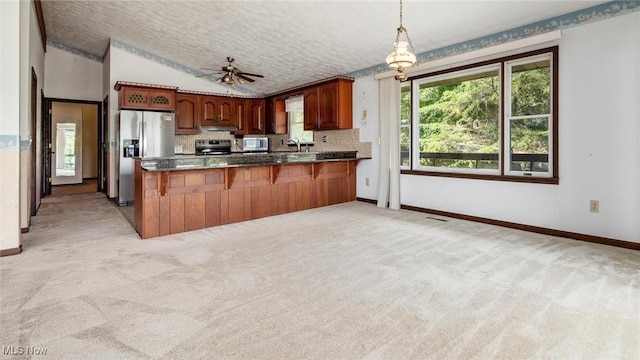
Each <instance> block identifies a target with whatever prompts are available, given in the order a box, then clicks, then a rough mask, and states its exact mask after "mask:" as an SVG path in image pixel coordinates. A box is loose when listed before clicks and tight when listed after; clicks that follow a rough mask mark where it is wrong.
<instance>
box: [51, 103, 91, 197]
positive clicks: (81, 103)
mask: <svg viewBox="0 0 640 360" xmlns="http://www.w3.org/2000/svg"><path fill="white" fill-rule="evenodd" d="M54 102H61V103H74V104H88V105H97V106H98V110H97V112H96V114H97V117H98V118H97V119H96V120H97V121H98V124H97V126H96V127H97V128H98V130H97V131H98V141H96V142H97V143H98V144H97V145H96V146H97V147H98V158H99V157H100V135H101V134H100V118H101V116H100V115H101V114H102V101H90V100H74V99H61V98H49V97H45V98H44V102H43V106H42V108H43V111H46V113H45V114H46V118H47V119H46V121H47V123H48V126H49V134H48V135H49V137H48V139H45V138H44V135H45V134H44V132H43V134H42V135H43V139H42V142H43V144H44V143H45V141H47V142H46V144H48V145H47V147H48V151H47V152H46V161H44V160H45V159H43V161H42V165H43V168H42V173H43V174H44V173H45V171H48V179H47V180H48V184H47V186H48V189H47V190H48V191H47V193H46V194H47V195H51V180H50V179H51V147H50V146H51V125H52V124H51V104H52V103H54ZM42 122H43V127H44V122H45V120H44V118H43V120H42ZM43 147H44V146H43ZM43 153H44V151H43ZM45 164H46V165H47V167H48V168H47V169H45V168H44V166H45ZM99 174H100V168H99V167H98V175H99ZM98 183H100V182H99V181H98ZM43 197H44V194H43Z"/></svg>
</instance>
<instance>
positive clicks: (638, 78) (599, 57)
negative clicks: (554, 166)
mask: <svg viewBox="0 0 640 360" xmlns="http://www.w3.org/2000/svg"><path fill="white" fill-rule="evenodd" d="M558 44H559V47H560V49H559V60H560V63H559V71H560V78H559V101H560V102H559V119H558V121H559V122H558V124H559V131H558V132H559V166H560V172H559V176H560V184H559V185H544V184H525V183H511V182H502V181H488V180H472V179H456V178H441V177H429V176H416V175H402V176H401V184H400V187H401V202H402V204H404V205H413V206H418V207H422V208H428V209H435V210H441V211H448V212H453V213H459V214H466V215H472V216H478V217H484V218H489V219H495V220H502V221H509V222H515V223H521V224H527V225H534V226H540V227H545V228H550V229H557V230H563V231H569V232H576V233H581V234H588V235H594V236H602V237H608V238H614V239H620V240H626V241H633V242H640V191H639V187H640V186H639V184H640V149H639V145H638V144H639V143H640V126H639V123H640V106H639V105H638V99H640V86H639V85H638V84H639V83H640V13H638V12H635V13H632V14H629V15H624V16H618V17H615V18H612V19H609V20H605V21H599V22H594V23H591V24H588V25H582V26H578V27H574V28H569V29H566V30H564V31H563V35H562V38H561V39H560V40H559V42H558ZM453 66H454V65H452V67H453ZM372 81H373V80H372V79H371V78H364V79H358V80H357V81H356V83H355V84H354V116H355V118H356V119H357V118H358V115H357V114H359V113H358V111H361V110H359V109H358V105H357V98H356V94H357V90H356V89H358V90H360V89H368V91H369V92H371V91H373V90H374V89H377V86H373V85H371V82H372ZM368 110H369V117H370V119H371V120H373V119H374V116H372V115H373V114H372V113H373V112H377V109H375V108H373V107H372V108H369V109H368ZM376 117H377V116H376ZM371 125H373V121H370V122H369V123H368V124H367V125H366V126H371ZM369 130H371V129H369ZM367 133H368V132H367ZM376 137H377V136H374V135H368V137H367V139H375V138H376ZM362 141H365V139H362ZM373 144H374V146H373V151H374V153H376V152H377V151H378V146H377V145H375V144H377V142H374V143H373ZM376 158H377V157H376V156H374V159H376ZM377 169H379V166H378V165H377V163H376V162H371V161H369V162H365V161H363V162H362V163H361V165H360V166H359V167H358V196H360V197H364V198H370V199H376V198H377V186H376V189H375V191H373V189H369V188H367V187H365V186H363V179H362V178H361V177H363V176H368V175H370V174H371V173H374V172H376V171H377ZM376 185H377V184H376ZM370 187H371V186H370ZM591 199H593V200H599V201H600V213H591V212H589V200H591Z"/></svg>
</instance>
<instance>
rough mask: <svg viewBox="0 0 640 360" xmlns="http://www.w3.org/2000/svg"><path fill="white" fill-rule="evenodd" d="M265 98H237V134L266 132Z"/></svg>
mask: <svg viewBox="0 0 640 360" xmlns="http://www.w3.org/2000/svg"><path fill="white" fill-rule="evenodd" d="M264 110H265V101H264V99H237V100H236V117H237V118H238V124H237V126H238V130H237V131H236V132H235V133H236V134H237V135H263V134H265V121H264Z"/></svg>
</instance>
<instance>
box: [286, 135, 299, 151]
mask: <svg viewBox="0 0 640 360" xmlns="http://www.w3.org/2000/svg"><path fill="white" fill-rule="evenodd" d="M287 144H294V145H295V146H296V147H297V148H298V152H300V139H298V138H297V137H295V138H293V139H289V140H287Z"/></svg>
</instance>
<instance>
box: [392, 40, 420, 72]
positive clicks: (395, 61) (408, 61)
mask: <svg viewBox="0 0 640 360" xmlns="http://www.w3.org/2000/svg"><path fill="white" fill-rule="evenodd" d="M408 47H409V43H408V42H406V41H398V42H397V43H395V44H394V46H393V52H391V54H389V55H387V64H388V65H389V67H390V68H391V69H394V70H395V69H398V68H405V69H406V68H409V67H412V66H413V65H414V64H415V63H416V61H417V58H416V55H415V54H414V53H412V52H411V51H409V50H408Z"/></svg>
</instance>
